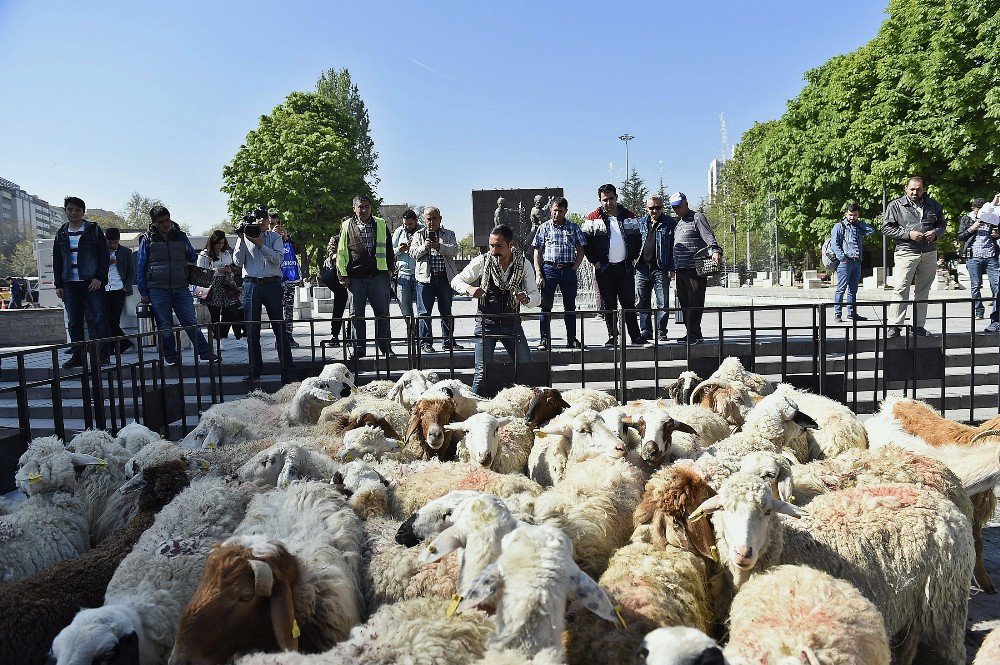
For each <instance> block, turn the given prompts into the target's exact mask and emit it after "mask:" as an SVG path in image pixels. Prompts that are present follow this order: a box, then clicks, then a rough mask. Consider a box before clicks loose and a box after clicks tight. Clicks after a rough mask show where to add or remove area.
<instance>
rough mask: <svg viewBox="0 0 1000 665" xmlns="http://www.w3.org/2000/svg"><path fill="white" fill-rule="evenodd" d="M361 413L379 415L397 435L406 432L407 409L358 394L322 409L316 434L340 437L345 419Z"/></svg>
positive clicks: (388, 400) (397, 403) (394, 402)
mask: <svg viewBox="0 0 1000 665" xmlns="http://www.w3.org/2000/svg"><path fill="white" fill-rule="evenodd" d="M362 412H364V413H377V414H379V415H381V416H382V417H383V418H385V419H386V420H387V421H388V422H389V424H390V425H392V428H393V430H395V431H396V432H397V433H399V434H402V433H403V432H405V431H406V425H407V423H409V422H410V411H409V409H404V408H403V407H402V406H401V405H400V404H399V402H396V401H394V400H390V399H384V398H381V397H374V396H372V395H366V394H364V393H360V392H359V393H354V394H353V395H351V396H350V397H344V398H342V399H339V400H337V401H336V402H334V403H333V404H331V405H330V406H328V407H326V408H325V409H323V412H322V413H321V414H320V417H319V420H318V421H317V425H316V428H315V429H316V432H317V433H321V434H324V433H326V434H331V435H334V436H337V435H340V436H342V435H343V431H342V429H343V425H344V422H345V420H346V418H349V417H350V416H351V415H352V414H359V413H362Z"/></svg>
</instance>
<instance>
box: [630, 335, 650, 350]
mask: <svg viewBox="0 0 1000 665" xmlns="http://www.w3.org/2000/svg"><path fill="white" fill-rule="evenodd" d="M629 346H637V347H639V348H641V349H649V348H652V346H653V343H652V342H650V341H649V340H648V339H647V338H645V337H640V338H639V339H634V340H632V344H630V345H629Z"/></svg>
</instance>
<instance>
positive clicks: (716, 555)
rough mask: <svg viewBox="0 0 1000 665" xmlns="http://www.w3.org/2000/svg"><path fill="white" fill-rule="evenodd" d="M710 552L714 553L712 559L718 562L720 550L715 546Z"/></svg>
mask: <svg viewBox="0 0 1000 665" xmlns="http://www.w3.org/2000/svg"><path fill="white" fill-rule="evenodd" d="M709 551H710V552H711V553H712V559H713V560H714V561H718V560H719V548H718V547H716V546H715V545H712V549H710V550H709Z"/></svg>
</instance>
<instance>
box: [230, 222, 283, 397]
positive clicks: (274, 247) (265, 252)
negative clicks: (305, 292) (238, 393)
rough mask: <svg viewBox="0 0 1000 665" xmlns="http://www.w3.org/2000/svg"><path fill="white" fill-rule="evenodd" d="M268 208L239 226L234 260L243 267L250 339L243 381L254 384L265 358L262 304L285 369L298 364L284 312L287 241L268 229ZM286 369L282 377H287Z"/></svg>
mask: <svg viewBox="0 0 1000 665" xmlns="http://www.w3.org/2000/svg"><path fill="white" fill-rule="evenodd" d="M266 223H267V210H266V209H264V208H258V209H257V210H255V211H253V212H252V213H248V214H246V215H244V216H243V221H242V222H241V223H240V225H239V226H238V227H236V235H237V236H238V237H239V239H238V240H237V241H236V251H235V253H234V255H233V261H234V263H235V264H236V265H237V266H239V267H240V268H242V269H243V319H244V321H246V322H247V330H246V338H247V347H248V353H249V357H250V373H249V374H248V375H247V376H246V377H244V379H243V381H244V382H246V383H250V382H253V381H256V380H258V379H259V378H260V374H261V369H262V367H263V365H264V361H263V359H262V358H261V353H260V320H261V319H260V315H261V307H262V306H263V308H264V309H266V310H267V318H268V319H269V320H270V321H271V330H273V331H274V338H275V348H276V350H277V351H278V356H279V357H280V358H281V359H282V361H283V364H284V369H289V368H292V367H294V366H295V365H294V363H293V362H292V349H291V347H290V346H289V345H288V336H287V335H286V334H285V326H284V323H283V320H282V311H281V298H282V288H281V263H282V261H284V258H285V244H284V242H283V241H282V239H281V236H280V235H278V234H277V233H275V232H274V231H265V230H264V225H265V224H266ZM285 379H286V377H285V376H284V372H283V373H282V380H285Z"/></svg>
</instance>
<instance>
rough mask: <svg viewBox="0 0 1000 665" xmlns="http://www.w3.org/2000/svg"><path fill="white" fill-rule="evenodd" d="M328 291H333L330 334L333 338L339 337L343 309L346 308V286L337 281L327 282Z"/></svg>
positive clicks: (342, 323) (342, 321)
mask: <svg viewBox="0 0 1000 665" xmlns="http://www.w3.org/2000/svg"><path fill="white" fill-rule="evenodd" d="M327 286H328V287H329V288H330V292H331V293H333V314H332V315H331V316H333V322H332V323H331V324H330V336H331V337H333V338H334V339H337V338H338V337H340V329H341V327H342V326H343V325H344V310H345V309H347V296H348V295H349V294H348V293H347V287H346V286H344V285H343V284H341V283H340V282H337V283H336V284H327Z"/></svg>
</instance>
